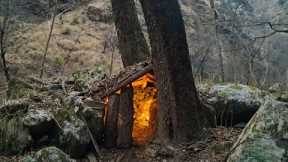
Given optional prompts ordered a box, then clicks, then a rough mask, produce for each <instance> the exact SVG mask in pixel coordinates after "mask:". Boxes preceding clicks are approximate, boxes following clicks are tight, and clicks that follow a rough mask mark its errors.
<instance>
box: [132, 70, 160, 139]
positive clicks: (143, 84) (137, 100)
mask: <svg viewBox="0 0 288 162" xmlns="http://www.w3.org/2000/svg"><path fill="white" fill-rule="evenodd" d="M155 83H156V81H155V79H154V76H153V75H151V74H150V73H147V74H146V75H144V76H142V77H141V78H139V79H138V80H136V81H134V82H133V83H132V86H133V90H134V96H133V104H134V123H133V132H132V137H133V139H134V142H135V143H136V144H145V143H147V142H149V140H151V138H152V137H153V135H154V133H155V129H156V122H155V120H156V112H157V99H156V97H157V89H156V86H155Z"/></svg>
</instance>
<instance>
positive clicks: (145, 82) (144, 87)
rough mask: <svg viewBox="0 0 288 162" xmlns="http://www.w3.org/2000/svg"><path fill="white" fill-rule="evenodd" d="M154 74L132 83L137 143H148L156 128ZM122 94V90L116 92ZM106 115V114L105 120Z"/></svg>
mask: <svg viewBox="0 0 288 162" xmlns="http://www.w3.org/2000/svg"><path fill="white" fill-rule="evenodd" d="M155 83H156V81H155V79H154V76H153V75H151V74H150V73H147V74H145V75H144V76H142V77H140V78H139V79H138V80H136V81H134V82H133V83H132V86H133V93H134V94H133V107H134V116H133V118H134V121H133V131H132V137H133V141H134V143H135V144H140V145H141V144H146V143H147V142H149V141H150V140H151V139H152V137H153V135H154V133H155V129H156V113H157V108H158V106H157V99H156V97H157V89H156V85H155ZM116 93H117V94H120V93H121V92H120V91H117V92H116ZM104 102H105V105H106V106H105V114H107V110H108V97H106V98H105V101H104ZM105 118H106V116H104V121H105Z"/></svg>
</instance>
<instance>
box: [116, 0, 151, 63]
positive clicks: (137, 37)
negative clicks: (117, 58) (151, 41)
mask: <svg viewBox="0 0 288 162" xmlns="http://www.w3.org/2000/svg"><path fill="white" fill-rule="evenodd" d="M111 3H112V11H113V16H114V21H115V26H116V29H117V36H118V41H119V50H120V53H121V56H122V61H123V64H124V66H129V65H133V64H135V63H138V62H141V61H143V60H145V59H147V58H148V57H149V48H148V45H147V43H146V40H145V38H144V34H143V32H142V29H141V25H140V23H139V20H138V16H137V11H136V7H135V2H134V0H111Z"/></svg>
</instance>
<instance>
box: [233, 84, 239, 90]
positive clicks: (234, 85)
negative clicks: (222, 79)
mask: <svg viewBox="0 0 288 162" xmlns="http://www.w3.org/2000/svg"><path fill="white" fill-rule="evenodd" d="M230 88H232V89H236V90H241V89H242V87H241V85H240V84H232V85H231V86H230Z"/></svg>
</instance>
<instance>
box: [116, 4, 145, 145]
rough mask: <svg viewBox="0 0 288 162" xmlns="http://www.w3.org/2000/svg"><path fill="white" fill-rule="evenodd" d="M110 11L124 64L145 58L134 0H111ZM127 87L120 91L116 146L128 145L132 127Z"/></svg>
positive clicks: (143, 41) (129, 94) (131, 110)
mask: <svg viewBox="0 0 288 162" xmlns="http://www.w3.org/2000/svg"><path fill="white" fill-rule="evenodd" d="M111 4H112V12H113V17H114V21H115V26H116V29H117V36H118V42H119V46H118V47H119V51H120V54H121V57H122V62H123V64H124V66H125V67H126V66H130V65H133V64H136V63H138V62H141V61H144V60H146V59H147V58H148V57H149V55H150V52H149V48H148V45H147V42H146V40H145V37H144V34H143V32H142V28H141V25H140V23H139V20H138V16H137V11H136V6H135V2H134V0H111ZM131 91H132V88H128V89H126V90H123V91H122V92H121V96H120V106H119V107H120V108H119V117H120V118H119V119H118V121H119V122H122V123H119V122H118V138H117V144H118V147H122V148H123V147H130V146H131V144H132V128H133V91H132V92H131Z"/></svg>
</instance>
